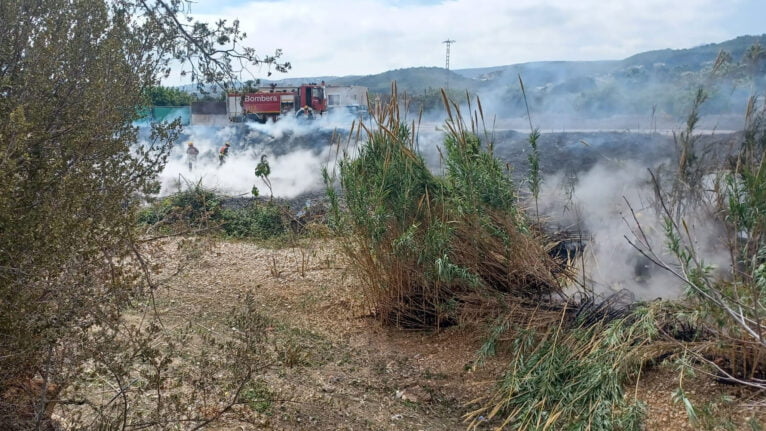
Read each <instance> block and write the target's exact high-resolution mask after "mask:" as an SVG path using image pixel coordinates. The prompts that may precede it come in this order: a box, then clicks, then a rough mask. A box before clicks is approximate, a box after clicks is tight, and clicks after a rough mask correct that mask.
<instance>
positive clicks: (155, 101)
mask: <svg viewBox="0 0 766 431" xmlns="http://www.w3.org/2000/svg"><path fill="white" fill-rule="evenodd" d="M146 96H147V97H148V98H149V104H150V105H152V106H187V105H189V104H191V103H192V102H194V101H195V99H196V97H194V95H193V94H189V93H187V92H185V91H181V90H179V89H177V88H172V87H162V86H156V87H150V88H149V89H148V90H147V91H146Z"/></svg>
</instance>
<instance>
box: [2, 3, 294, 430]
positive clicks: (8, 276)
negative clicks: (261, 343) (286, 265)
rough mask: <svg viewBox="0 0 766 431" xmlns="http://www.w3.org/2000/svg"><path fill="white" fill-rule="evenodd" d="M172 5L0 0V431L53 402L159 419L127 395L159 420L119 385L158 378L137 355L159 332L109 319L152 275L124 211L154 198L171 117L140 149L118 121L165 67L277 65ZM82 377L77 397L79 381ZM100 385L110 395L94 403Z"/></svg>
mask: <svg viewBox="0 0 766 431" xmlns="http://www.w3.org/2000/svg"><path fill="white" fill-rule="evenodd" d="M185 6H186V3H185V2H181V1H177V0H172V1H164V0H149V1H143V0H142V1H133V0H114V1H103V0H51V1H46V2H38V1H31V0H7V1H3V2H0V39H1V40H2V41H3V42H2V47H0V95H2V96H1V97H0V298H2V300H0V428H2V429H8V430H13V429H19V428H21V429H28V428H36V429H43V428H47V427H48V425H49V424H48V423H47V422H48V420H49V417H50V414H51V412H52V411H53V409H54V407H56V406H57V404H62V403H65V402H69V403H73V404H76V403H81V404H82V405H85V406H86V408H87V409H90V412H91V413H94V414H96V416H98V414H97V413H95V412H102V411H104V412H107V413H106V414H105V415H103V416H100V417H97V418H96V422H95V423H90V424H82V423H77V424H75V426H76V427H78V428H98V426H99V425H101V426H104V427H107V426H110V427H112V428H115V429H119V428H122V429H125V428H126V427H127V424H136V423H142V424H143V426H145V427H150V426H155V425H156V424H163V425H159V426H160V427H162V426H165V424H166V423H167V421H169V420H172V418H171V417H169V416H161V415H158V416H151V417H144V418H140V416H141V414H143V413H142V412H138V411H135V410H132V409H131V406H135V405H138V404H140V402H136V403H134V402H133V401H132V398H131V397H133V396H134V395H135V396H136V397H141V396H143V397H144V398H142V401H143V402H152V403H154V405H155V407H156V410H157V412H162V411H163V410H162V409H163V408H164V407H165V406H167V405H169V404H164V402H165V398H163V397H162V396H158V397H156V398H152V397H148V396H146V392H134V391H133V390H132V386H131V385H133V382H134V380H133V379H134V376H136V374H135V373H136V372H137V371H136V370H137V368H136V367H138V368H141V364H144V365H146V364H154V365H155V368H154V372H155V375H156V376H161V375H162V371H163V370H164V367H165V366H166V365H167V363H168V362H169V361H171V362H172V359H169V356H165V355H170V356H172V349H170V350H171V352H170V353H168V352H160V351H159V350H157V349H153V348H151V347H150V346H153V344H152V340H156V339H158V337H160V336H161V334H160V332H161V331H159V330H155V329H154V328H155V327H159V328H161V324H159V322H158V321H157V320H156V319H152V318H149V317H147V319H146V320H145V321H146V322H149V321H152V322H153V325H150V326H141V327H140V328H135V327H131V326H129V325H126V324H125V323H124V322H123V321H122V320H121V315H122V314H121V313H122V311H124V310H125V309H126V308H128V307H130V306H133V305H136V304H138V303H142V302H144V301H147V300H148V298H149V297H150V296H151V293H152V292H153V291H154V290H155V289H157V288H158V284H157V283H158V281H157V279H156V278H155V275H156V273H157V271H158V269H159V268H157V267H156V266H155V265H153V264H152V263H151V262H149V261H147V260H146V258H145V256H144V252H145V251H146V249H147V248H150V247H152V246H153V245H154V244H152V243H150V242H146V241H140V240H138V239H137V238H136V232H135V220H136V211H137V210H138V207H139V201H140V196H141V195H145V194H152V193H156V192H157V190H158V184H157V182H156V181H155V178H156V175H157V173H158V172H159V171H160V170H161V169H162V167H163V166H164V164H165V161H166V157H167V154H168V152H169V149H170V147H171V146H172V144H173V142H174V140H175V139H176V138H177V136H178V123H172V124H169V125H163V126H155V127H154V128H153V130H152V134H151V137H150V138H149V139H147V140H143V141H141V142H138V141H139V140H138V136H137V131H136V129H135V128H133V127H132V123H133V122H134V121H135V120H137V111H138V107H141V106H145V102H146V100H145V97H144V96H145V94H146V91H148V89H149V88H150V87H153V86H155V85H157V83H158V80H159V78H160V77H161V76H162V75H166V74H168V73H170V65H171V64H177V63H183V64H186V65H187V66H188V67H191V73H192V77H193V78H194V79H195V80H197V81H199V82H203V81H213V80H221V81H223V80H225V78H227V77H230V76H233V72H234V71H235V70H236V69H237V68H238V66H239V65H245V64H250V63H263V62H265V63H267V64H270V65H273V66H274V67H275V68H277V69H279V68H284V67H286V66H287V65H284V64H278V63H276V57H277V56H278V54H279V53H278V52H277V55H275V56H267V57H263V58H260V57H258V56H256V54H255V52H254V51H252V50H251V49H249V48H244V49H241V48H240V44H239V43H240V41H241V40H242V38H243V37H244V35H242V34H241V32H240V31H239V27H238V23H233V24H227V23H226V22H225V21H220V22H218V23H216V24H214V25H208V24H205V23H197V22H194V21H193V20H192V19H189V20H187V19H186V18H187V17H186V16H185V15H184V14H183V8H184V7H185ZM233 61H236V62H238V63H239V65H238V64H237V63H233ZM194 211H196V209H195V208H192V213H193V212H194ZM184 217H186V215H184ZM189 217H191V215H189ZM240 369H241V368H240ZM141 372H147V371H146V370H145V369H144V371H141ZM85 377H87V378H88V379H89V382H91V383H92V385H88V388H85V387H83V386H82V385H78V384H77V383H78V382H81V381H82V379H83V378H85ZM153 387H154V389H155V393H161V389H162V387H161V386H160V385H154V386H153ZM98 390H103V391H104V392H102V394H106V393H109V395H108V396H105V399H104V398H98V397H93V396H92V395H93V391H96V392H98ZM62 394H66V398H63V395H62ZM60 395H61V397H60ZM110 399H111V401H110ZM118 401H119V402H118ZM118 407H119V408H120V413H119V415H116V414H113V413H114V412H115V409H117V408H118ZM176 413H179V412H176ZM99 414H100V413H99ZM179 414H180V413H179ZM137 417H138V418H139V419H136V418H137ZM216 417H217V416H216ZM131 418H133V419H136V420H135V421H134V420H133V419H131ZM207 419H208V418H203V419H202V420H199V417H195V418H191V420H190V421H189V422H185V424H186V425H184V426H196V425H199V424H200V423H202V422H204V421H207ZM114 421H117V422H114ZM190 424H194V425H190Z"/></svg>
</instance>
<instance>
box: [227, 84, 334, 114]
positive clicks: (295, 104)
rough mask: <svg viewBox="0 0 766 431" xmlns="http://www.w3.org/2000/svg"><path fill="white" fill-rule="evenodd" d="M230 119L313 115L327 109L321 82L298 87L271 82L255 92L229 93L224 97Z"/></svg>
mask: <svg viewBox="0 0 766 431" xmlns="http://www.w3.org/2000/svg"><path fill="white" fill-rule="evenodd" d="M226 111H227V113H228V115H229V120H231V121H235V122H241V121H257V122H260V123H265V122H266V121H268V120H269V119H271V120H272V121H277V120H278V119H279V118H283V117H286V116H288V115H291V116H297V117H301V118H312V117H318V116H319V115H322V114H323V113H324V112H325V111H327V99H326V96H325V91H324V85H323V84H322V85H318V84H304V85H301V86H298V87H280V86H277V85H271V86H268V87H261V88H258V89H256V91H255V92H248V93H229V94H228V97H227V101H226Z"/></svg>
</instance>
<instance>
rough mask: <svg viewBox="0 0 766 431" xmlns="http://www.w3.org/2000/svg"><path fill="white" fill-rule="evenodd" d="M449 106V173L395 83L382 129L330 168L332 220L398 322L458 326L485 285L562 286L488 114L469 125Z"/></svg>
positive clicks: (378, 306)
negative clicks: (425, 153)
mask: <svg viewBox="0 0 766 431" xmlns="http://www.w3.org/2000/svg"><path fill="white" fill-rule="evenodd" d="M445 101H446V100H445ZM448 108H449V105H448ZM479 111H481V107H480V106H479ZM448 114H449V120H448V121H447V123H446V127H447V136H446V138H445V142H444V149H445V154H444V165H445V175H444V176H443V177H437V176H435V175H433V174H432V173H431V172H430V171H429V169H428V168H427V167H426V165H425V163H424V161H423V159H422V158H421V157H420V155H419V154H418V153H417V152H416V151H415V146H416V142H417V134H416V133H415V131H414V129H415V128H414V125H413V126H412V127H410V126H408V125H407V124H405V123H404V122H403V121H401V120H400V118H399V111H398V101H397V98H396V91H395V88H394V92H393V96H392V98H391V102H390V103H389V104H388V105H387V106H385V107H382V108H380V109H377V112H376V115H375V119H376V127H375V128H373V129H368V128H365V127H364V126H361V127H362V128H363V131H364V133H365V135H366V139H365V140H364V142H363V143H362V144H361V146H360V148H359V150H358V154H356V155H355V157H354V156H352V155H350V154H348V153H345V154H344V155H343V158H342V160H341V161H340V163H339V174H338V175H337V176H336V174H335V173H333V174H332V175H331V174H330V173H329V172H325V182H326V184H327V190H328V194H329V196H330V201H331V214H332V216H333V219H332V226H333V228H334V229H335V230H336V232H337V233H339V234H341V235H343V236H344V238H345V239H346V240H345V241H346V242H345V244H346V245H345V248H346V253H347V254H348V256H349V258H351V260H352V261H353V263H354V264H355V267H357V268H358V269H359V270H360V272H361V273H362V275H363V277H362V279H363V280H364V283H365V285H364V288H365V294H366V298H367V299H368V301H369V305H370V308H371V311H372V312H373V313H374V314H375V315H376V316H378V317H379V318H380V319H381V320H382V321H384V322H385V323H387V324H392V325H395V326H397V327H404V328H438V327H443V326H447V325H450V324H453V323H455V322H457V321H458V320H459V319H460V317H461V304H462V303H463V302H464V301H465V299H466V298H467V297H471V298H472V300H475V299H476V295H477V293H478V294H482V293H484V292H486V293H489V292H502V293H504V294H506V295H509V296H510V297H513V298H517V299H518V301H530V302H531V301H535V302H536V301H538V300H539V299H541V298H549V297H551V296H552V295H554V294H557V293H559V292H560V285H559V282H558V277H559V275H560V273H561V264H560V263H559V262H557V261H556V260H554V259H553V258H551V257H550V256H549V255H548V253H546V249H545V247H544V246H543V241H541V240H540V238H539V235H538V234H537V233H536V232H535V231H534V229H532V228H531V227H530V226H531V225H530V223H528V222H527V220H526V217H525V215H524V213H523V212H522V211H521V210H519V208H518V204H519V203H518V200H517V193H516V188H515V186H514V184H513V182H512V181H511V179H510V177H509V175H508V172H507V171H506V170H505V169H504V167H503V165H502V164H501V163H500V162H499V161H498V160H497V159H496V158H495V157H494V156H493V154H492V143H491V142H490V141H488V139H487V138H488V137H487V135H486V134H484V139H482V137H480V136H479V133H478V132H477V129H478V117H477V118H476V120H475V121H474V120H473V119H472V121H471V127H470V129H468V128H467V127H466V126H465V125H464V123H463V120H462V118H461V117H460V114H459V112H457V111H456V110H455V114H454V115H453V113H452V112H451V110H450V109H448ZM338 180H339V183H340V191H341V192H342V196H343V198H344V203H343V204H342V203H341V202H340V197H339V195H338V193H337V192H336V183H337V182H338Z"/></svg>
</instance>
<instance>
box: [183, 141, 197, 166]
mask: <svg viewBox="0 0 766 431" xmlns="http://www.w3.org/2000/svg"><path fill="white" fill-rule="evenodd" d="M198 155H199V150H198V149H197V147H195V146H194V142H189V144H188V148H187V149H186V161H187V162H188V163H189V171H191V170H192V169H193V168H194V165H196V164H197V156H198Z"/></svg>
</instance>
